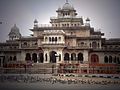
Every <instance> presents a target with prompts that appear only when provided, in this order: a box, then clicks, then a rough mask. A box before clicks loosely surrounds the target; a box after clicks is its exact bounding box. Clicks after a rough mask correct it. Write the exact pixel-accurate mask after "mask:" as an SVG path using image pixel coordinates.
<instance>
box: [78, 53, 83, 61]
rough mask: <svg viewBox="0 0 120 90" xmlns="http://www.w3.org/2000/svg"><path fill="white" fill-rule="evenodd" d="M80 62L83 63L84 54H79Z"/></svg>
mask: <svg viewBox="0 0 120 90" xmlns="http://www.w3.org/2000/svg"><path fill="white" fill-rule="evenodd" d="M78 61H80V62H81V63H82V62H83V54H82V53H78Z"/></svg>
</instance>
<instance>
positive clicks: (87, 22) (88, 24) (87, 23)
mask: <svg viewBox="0 0 120 90" xmlns="http://www.w3.org/2000/svg"><path fill="white" fill-rule="evenodd" d="M85 26H89V27H90V19H89V18H87V19H86V23H85Z"/></svg>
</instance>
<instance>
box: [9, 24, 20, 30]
mask: <svg viewBox="0 0 120 90" xmlns="http://www.w3.org/2000/svg"><path fill="white" fill-rule="evenodd" d="M16 31H18V32H19V28H18V27H17V26H16V24H14V26H13V27H12V28H11V32H16Z"/></svg>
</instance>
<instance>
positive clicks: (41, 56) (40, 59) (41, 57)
mask: <svg viewBox="0 0 120 90" xmlns="http://www.w3.org/2000/svg"><path fill="white" fill-rule="evenodd" d="M39 62H40V63H43V53H39Z"/></svg>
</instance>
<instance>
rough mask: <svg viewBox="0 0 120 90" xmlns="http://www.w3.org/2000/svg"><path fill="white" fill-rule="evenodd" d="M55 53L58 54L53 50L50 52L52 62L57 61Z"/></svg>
mask: <svg viewBox="0 0 120 90" xmlns="http://www.w3.org/2000/svg"><path fill="white" fill-rule="evenodd" d="M55 54H57V53H56V52H55V51H51V52H50V63H56V56H55Z"/></svg>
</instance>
